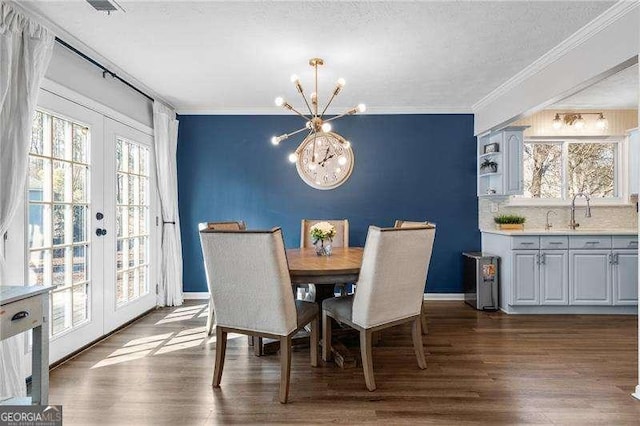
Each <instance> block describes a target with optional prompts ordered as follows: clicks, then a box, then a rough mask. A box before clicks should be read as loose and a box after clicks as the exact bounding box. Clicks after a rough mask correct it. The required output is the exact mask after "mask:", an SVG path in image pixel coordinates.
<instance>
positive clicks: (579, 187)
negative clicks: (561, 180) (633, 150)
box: [567, 143, 617, 198]
mask: <svg viewBox="0 0 640 426" xmlns="http://www.w3.org/2000/svg"><path fill="white" fill-rule="evenodd" d="M615 158H616V144H612V143H570V144H569V173H568V176H567V179H568V180H569V182H568V191H569V197H573V196H574V195H575V194H577V193H579V192H584V193H587V194H589V195H590V196H591V197H596V198H598V197H599V198H606V197H615V196H617V194H616V185H615Z"/></svg>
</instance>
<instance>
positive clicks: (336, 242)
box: [300, 219, 349, 248]
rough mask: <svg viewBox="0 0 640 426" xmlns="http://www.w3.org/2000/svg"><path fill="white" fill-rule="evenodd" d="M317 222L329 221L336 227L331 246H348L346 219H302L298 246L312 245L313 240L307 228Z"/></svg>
mask: <svg viewBox="0 0 640 426" xmlns="http://www.w3.org/2000/svg"><path fill="white" fill-rule="evenodd" d="M318 222H329V223H330V224H332V225H333V226H335V228H336V236H335V237H333V241H332V242H331V245H332V246H333V247H349V221H348V220H347V219H340V220H327V219H302V223H301V225H300V248H306V247H313V241H312V240H311V235H310V234H309V230H310V229H311V227H312V226H313V225H315V224H316V223H318Z"/></svg>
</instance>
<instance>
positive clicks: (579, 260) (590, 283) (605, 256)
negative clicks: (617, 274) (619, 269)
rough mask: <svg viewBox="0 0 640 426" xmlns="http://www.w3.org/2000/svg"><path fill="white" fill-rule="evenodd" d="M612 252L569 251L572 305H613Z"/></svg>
mask: <svg viewBox="0 0 640 426" xmlns="http://www.w3.org/2000/svg"><path fill="white" fill-rule="evenodd" d="M611 258H612V254H611V250H570V251H569V281H570V283H571V285H570V286H569V287H570V288H569V290H570V291H569V293H570V294H569V298H570V303H571V304H572V305H592V306H593V305H611V304H612V294H611V293H612V291H611V288H612V286H611V280H612V276H611V274H612V269H611V268H612V264H611Z"/></svg>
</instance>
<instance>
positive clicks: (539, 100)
mask: <svg viewBox="0 0 640 426" xmlns="http://www.w3.org/2000/svg"><path fill="white" fill-rule="evenodd" d="M637 6H638V4H637V3H636V2H626V3H621V4H619V5H616V6H615V7H614V8H612V9H610V11H611V12H610V13H609V14H608V15H607V16H605V17H603V18H601V19H599V20H598V22H595V21H594V23H593V24H591V25H589V28H587V29H585V30H584V31H582V30H581V32H579V34H578V33H576V35H575V37H573V38H572V39H570V40H569V39H568V41H567V42H566V43H563V44H562V45H561V46H559V47H558V48H557V49H555V51H554V53H553V54H551V52H550V54H547V55H545V57H543V58H541V60H540V61H539V62H537V63H534V64H532V66H531V67H529V68H528V69H526V70H523V73H521V74H520V75H518V76H514V78H513V79H512V80H511V81H510V82H506V83H505V84H504V85H503V86H501V87H500V88H498V89H496V91H494V92H493V93H491V94H489V95H488V96H487V97H485V98H484V99H483V100H481V101H480V102H478V103H477V104H476V105H475V106H474V113H475V133H476V134H481V133H483V132H486V131H488V130H491V129H495V128H499V127H501V126H503V125H505V124H506V123H508V122H510V121H512V120H514V119H517V118H520V117H522V116H524V115H529V114H531V113H533V112H535V111H538V110H540V109H542V108H544V107H546V106H548V105H550V104H552V103H554V102H556V101H558V100H560V99H562V98H564V97H566V96H568V95H571V94H573V93H575V92H577V91H579V90H581V89H582V88H584V87H587V86H589V85H590V84H592V83H594V82H595V81H597V80H599V79H601V78H603V77H604V76H607V75H610V74H612V73H613V72H614V71H616V67H620V66H621V64H623V63H625V62H627V61H628V63H627V64H626V65H624V66H623V67H625V68H626V66H628V65H629V64H630V63H633V62H635V61H637V59H636V57H637V55H638V51H639V50H640V49H639V46H640V40H639V39H638V32H639V30H640V19H639V16H640V8H639V7H637ZM605 13H606V12H605Z"/></svg>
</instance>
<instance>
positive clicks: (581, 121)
mask: <svg viewBox="0 0 640 426" xmlns="http://www.w3.org/2000/svg"><path fill="white" fill-rule="evenodd" d="M573 125H574V126H575V128H576V129H578V130H582V129H584V125H585V123H584V118H582V115H581V114H578V118H577V119H576V121H575V123H574V124H573Z"/></svg>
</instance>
